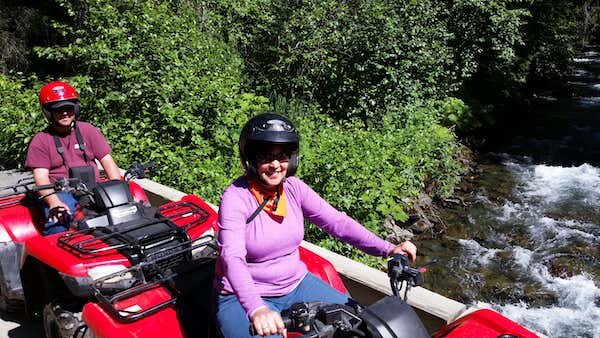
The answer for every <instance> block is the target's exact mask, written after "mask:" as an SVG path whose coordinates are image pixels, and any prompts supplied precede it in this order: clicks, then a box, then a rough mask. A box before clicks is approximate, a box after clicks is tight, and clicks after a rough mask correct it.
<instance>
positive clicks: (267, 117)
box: [239, 113, 300, 177]
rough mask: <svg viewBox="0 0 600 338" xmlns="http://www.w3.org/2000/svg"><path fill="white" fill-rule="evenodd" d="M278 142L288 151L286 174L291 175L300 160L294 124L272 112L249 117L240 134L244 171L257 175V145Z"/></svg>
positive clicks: (298, 140)
mask: <svg viewBox="0 0 600 338" xmlns="http://www.w3.org/2000/svg"><path fill="white" fill-rule="evenodd" d="M272 144H280V145H283V146H286V147H287V148H288V150H289V151H290V161H289V164H288V168H287V173H286V177H287V176H293V175H294V174H295V173H296V169H298V163H299V160H300V155H299V148H300V135H298V131H297V130H296V128H294V125H293V124H292V122H290V120H288V119H287V118H285V117H283V116H281V115H277V114H272V113H266V114H260V115H257V116H254V117H253V118H251V119H250V120H249V121H248V122H246V124H245V125H244V128H242V132H241V134H240V141H239V147H240V157H241V158H242V165H243V166H244V169H246V173H248V174H249V175H251V176H253V177H257V176H258V172H257V169H256V160H255V158H254V157H255V156H256V152H257V150H258V148H259V147H264V146H266V145H272Z"/></svg>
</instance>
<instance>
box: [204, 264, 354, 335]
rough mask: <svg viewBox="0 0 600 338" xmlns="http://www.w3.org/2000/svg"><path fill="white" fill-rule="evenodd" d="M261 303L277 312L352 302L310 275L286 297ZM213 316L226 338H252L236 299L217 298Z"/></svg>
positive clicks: (228, 296)
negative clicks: (308, 304)
mask: <svg viewBox="0 0 600 338" xmlns="http://www.w3.org/2000/svg"><path fill="white" fill-rule="evenodd" d="M262 299H263V300H264V301H265V303H266V305H267V306H268V307H269V308H270V309H271V310H273V311H277V312H281V311H282V310H285V309H288V308H290V307H291V306H292V304H294V303H298V302H314V301H322V302H327V303H332V304H350V303H351V302H353V300H351V299H350V297H349V296H348V295H346V294H343V293H341V292H339V291H338V290H336V289H334V288H333V287H331V286H330V285H329V284H327V283H325V282H324V281H323V280H322V279H320V278H319V277H316V276H315V275H313V274H311V273H308V274H306V277H304V279H302V281H301V282H300V284H299V285H298V286H297V287H296V288H295V289H294V290H292V291H291V292H290V293H288V294H287V295H283V296H279V297H262ZM216 314H217V321H218V325H219V327H220V329H221V333H222V334H223V336H224V337H225V338H244V337H252V336H250V332H249V331H248V330H249V328H250V322H249V321H248V318H247V317H246V312H245V311H244V309H243V308H242V305H241V304H240V302H239V301H238V299H237V297H236V296H235V295H233V294H230V295H218V299H217V312H216ZM254 337H260V336H254ZM269 337H281V336H279V335H275V336H269Z"/></svg>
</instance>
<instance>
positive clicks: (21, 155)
mask: <svg viewBox="0 0 600 338" xmlns="http://www.w3.org/2000/svg"><path fill="white" fill-rule="evenodd" d="M32 86H33V87H35V88H32ZM40 87H41V86H40V85H39V83H38V82H37V81H36V78H35V77H31V78H28V79H22V78H13V77H9V76H6V75H2V74H0V93H3V95H0V121H2V132H1V133H0V144H1V145H2V146H1V147H0V158H1V159H2V161H0V168H22V167H23V166H24V165H25V154H26V152H27V146H28V145H29V141H31V138H32V137H33V135H35V133H36V132H37V131H39V130H41V129H42V128H43V127H44V126H45V125H46V122H45V120H44V118H43V117H42V116H43V115H42V112H41V110H40V109H39V105H38V102H37V89H39V88H40Z"/></svg>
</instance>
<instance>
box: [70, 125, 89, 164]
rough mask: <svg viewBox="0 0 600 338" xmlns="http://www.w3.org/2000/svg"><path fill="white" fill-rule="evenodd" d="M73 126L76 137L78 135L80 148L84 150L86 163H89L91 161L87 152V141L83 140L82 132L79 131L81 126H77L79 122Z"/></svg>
mask: <svg viewBox="0 0 600 338" xmlns="http://www.w3.org/2000/svg"><path fill="white" fill-rule="evenodd" d="M73 128H74V129H75V137H77V143H78V144H79V150H81V151H83V159H84V160H85V163H86V164H87V163H88V162H89V160H88V157H87V154H86V153H85V142H83V137H82V136H81V133H80V132H79V128H77V123H75V124H74V125H73Z"/></svg>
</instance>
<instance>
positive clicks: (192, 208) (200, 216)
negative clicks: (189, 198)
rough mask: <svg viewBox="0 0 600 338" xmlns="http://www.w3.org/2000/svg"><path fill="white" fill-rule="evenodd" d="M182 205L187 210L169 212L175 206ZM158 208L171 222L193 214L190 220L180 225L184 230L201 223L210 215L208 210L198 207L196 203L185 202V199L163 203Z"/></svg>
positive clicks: (179, 206) (180, 206)
mask: <svg viewBox="0 0 600 338" xmlns="http://www.w3.org/2000/svg"><path fill="white" fill-rule="evenodd" d="M182 207H185V208H187V209H188V210H182V211H178V212H175V213H172V214H169V212H171V211H173V210H175V209H176V208H182ZM158 210H160V212H161V213H166V214H167V215H164V216H165V217H167V218H169V219H170V220H171V221H173V222H177V221H178V220H181V219H183V218H188V217H192V216H195V217H193V218H194V219H193V220H191V221H189V222H188V223H186V224H184V225H182V226H181V227H182V228H184V229H186V230H187V229H188V228H191V227H195V226H197V225H200V224H203V223H204V222H206V220H207V219H208V217H209V216H210V213H209V212H208V211H206V210H204V209H202V208H201V207H199V206H198V205H196V204H194V203H190V202H185V201H179V202H175V203H173V204H170V203H169V204H165V205H163V206H161V207H159V209H158Z"/></svg>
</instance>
